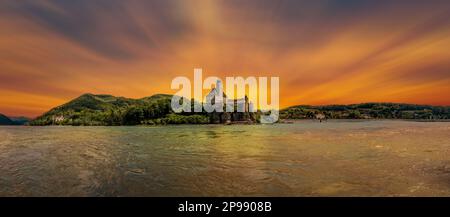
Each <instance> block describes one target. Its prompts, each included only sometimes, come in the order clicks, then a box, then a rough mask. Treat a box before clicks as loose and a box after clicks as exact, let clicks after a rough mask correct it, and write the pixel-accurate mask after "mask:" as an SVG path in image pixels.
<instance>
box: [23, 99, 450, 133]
mask: <svg viewBox="0 0 450 217" xmlns="http://www.w3.org/2000/svg"><path fill="white" fill-rule="evenodd" d="M171 98H172V95H166V94H157V95H153V96H150V97H145V98H141V99H130V98H125V97H115V96H111V95H94V94H84V95H82V96H80V97H78V98H76V99H74V100H72V101H70V102H68V103H66V104H64V105H61V106H58V107H56V108H53V109H51V110H50V111H48V112H47V113H45V114H43V115H42V116H40V117H38V118H37V119H35V120H33V121H32V122H30V125H74V126H80V125H82V126H118V125H140V124H150V125H153V124H206V123H209V117H208V115H207V114H206V113H204V112H203V113H182V114H175V113H174V112H173V111H172V109H171V106H170V102H171ZM318 114H323V115H325V117H326V118H328V119H434V120H436V119H450V107H449V106H429V105H412V104H398V103H363V104H354V105H327V106H309V105H299V106H292V107H289V108H286V109H283V110H281V111H280V119H311V118H315V117H316V115H318Z"/></svg>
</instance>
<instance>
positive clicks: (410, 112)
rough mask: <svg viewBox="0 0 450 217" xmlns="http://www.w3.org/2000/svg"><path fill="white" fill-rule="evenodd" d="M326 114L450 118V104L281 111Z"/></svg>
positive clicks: (289, 115) (295, 115) (287, 115)
mask: <svg viewBox="0 0 450 217" xmlns="http://www.w3.org/2000/svg"><path fill="white" fill-rule="evenodd" d="M316 114H324V115H325V116H326V117H327V118H329V119H450V107H449V106H430V105H414V104H401V103H362V104H353V105H326V106H310V105H298V106H292V107H289V108H286V109H283V110H281V111H280V118H282V119H308V118H314V117H315V115H316Z"/></svg>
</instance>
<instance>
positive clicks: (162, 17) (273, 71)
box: [0, 0, 450, 117]
mask: <svg viewBox="0 0 450 217" xmlns="http://www.w3.org/2000/svg"><path fill="white" fill-rule="evenodd" d="M0 12H1V13H0V113H2V114H5V115H9V116H29V117H36V116H38V115H40V114H42V113H43V112H45V111H48V110H49V109H51V108H53V107H55V106H58V105H60V104H63V103H66V102H67V101H69V100H71V99H73V98H76V97H78V96H79V95H82V94H84V93H94V94H110V95H114V96H124V97H128V98H142V97H145V96H151V95H154V94H159V93H161V94H174V93H175V92H176V91H173V90H171V89H170V84H171V80H172V79H173V78H174V77H176V76H187V77H191V74H192V70H193V69H194V68H202V69H203V72H204V76H219V77H222V78H223V77H226V76H243V77H248V76H256V77H258V76H267V77H270V76H278V77H280V106H281V108H284V107H288V106H292V105H297V104H312V105H324V104H354V103H364V102H395V103H413V104H430V105H450V50H449V47H450V4H449V3H448V2H446V1H426V2H425V1H408V3H404V2H401V1H369V0H361V1H350V0H346V1H342V0H341V1H234V0H225V1H183V0H172V1H139V0H134V1H133V0H131V1H119V0H97V1H89V0H79V1H65V0H56V1H51V0H41V1H32V0H24V1H14V0H6V1H2V2H1V3H0Z"/></svg>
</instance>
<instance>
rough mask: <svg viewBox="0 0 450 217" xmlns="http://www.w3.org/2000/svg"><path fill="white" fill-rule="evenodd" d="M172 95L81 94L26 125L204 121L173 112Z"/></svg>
mask: <svg viewBox="0 0 450 217" xmlns="http://www.w3.org/2000/svg"><path fill="white" fill-rule="evenodd" d="M171 99H172V95H167V94H157V95H153V96H150V97H145V98H141V99H129V98H125V97H115V96H111V95H94V94H84V95H82V96H80V97H78V98H76V99H74V100H72V101H70V102H68V103H66V104H64V105H61V106H58V107H56V108H53V109H51V110H50V111H48V112H47V113H45V114H43V115H42V116H40V117H38V118H36V119H35V120H33V121H32V122H30V125H74V126H80V125H83V126H118V125H139V124H181V123H193V124H196V123H208V121H209V120H208V119H207V117H206V116H203V115H198V114H180V115H178V114H174V113H173V111H172V109H171V107H170V102H171Z"/></svg>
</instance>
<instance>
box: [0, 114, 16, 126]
mask: <svg viewBox="0 0 450 217" xmlns="http://www.w3.org/2000/svg"><path fill="white" fill-rule="evenodd" d="M0 125H14V121H12V120H11V119H9V118H8V117H6V116H5V115H2V114H0Z"/></svg>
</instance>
